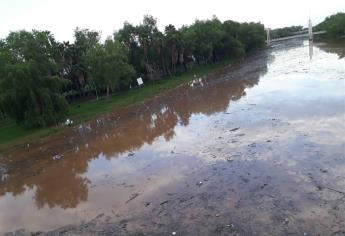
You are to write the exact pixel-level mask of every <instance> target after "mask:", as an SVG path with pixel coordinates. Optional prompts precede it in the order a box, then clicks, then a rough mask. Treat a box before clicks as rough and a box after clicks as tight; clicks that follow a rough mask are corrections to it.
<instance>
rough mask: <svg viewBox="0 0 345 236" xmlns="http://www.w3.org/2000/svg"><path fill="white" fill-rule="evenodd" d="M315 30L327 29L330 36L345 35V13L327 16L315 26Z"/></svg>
mask: <svg viewBox="0 0 345 236" xmlns="http://www.w3.org/2000/svg"><path fill="white" fill-rule="evenodd" d="M315 30H317V31H318V30H326V33H327V34H326V36H327V37H328V38H340V37H345V13H343V12H339V13H337V14H334V15H331V16H329V17H326V19H325V20H324V21H323V22H321V23H320V24H318V25H317V26H315Z"/></svg>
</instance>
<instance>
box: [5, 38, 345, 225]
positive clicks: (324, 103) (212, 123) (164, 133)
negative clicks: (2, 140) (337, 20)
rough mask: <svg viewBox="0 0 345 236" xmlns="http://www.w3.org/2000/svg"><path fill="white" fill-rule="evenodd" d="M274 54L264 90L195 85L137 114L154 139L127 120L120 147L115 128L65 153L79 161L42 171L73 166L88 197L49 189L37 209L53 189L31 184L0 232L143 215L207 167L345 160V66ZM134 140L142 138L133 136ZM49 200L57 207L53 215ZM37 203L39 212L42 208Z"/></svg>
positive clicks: (302, 52) (305, 53) (330, 57)
mask: <svg viewBox="0 0 345 236" xmlns="http://www.w3.org/2000/svg"><path fill="white" fill-rule="evenodd" d="M272 54H273V56H274V60H273V61H271V62H269V64H268V71H267V73H266V74H265V75H263V76H262V77H261V78H260V82H259V84H258V85H255V83H254V85H255V86H253V84H250V83H249V84H245V83H244V84H243V82H241V83H240V81H237V82H236V83H238V84H240V85H239V86H238V88H237V87H236V86H235V85H234V84H228V85H226V86H225V85H223V84H222V82H221V81H220V82H219V81H217V83H219V84H220V85H217V86H218V87H217V86H215V87H209V88H208V90H206V91H204V92H203V93H202V95H200V96H198V94H200V93H198V88H200V87H202V89H205V88H207V86H209V85H208V84H207V83H204V82H203V80H202V79H196V80H195V81H194V82H193V83H190V86H192V84H193V86H192V87H190V90H188V91H192V90H193V91H194V90H195V91H196V93H193V92H190V94H189V93H187V92H186V93H185V94H184V96H185V97H184V98H183V100H182V101H177V102H173V103H169V102H167V103H166V104H163V105H162V106H161V107H160V108H159V110H158V111H156V112H152V113H149V116H148V118H147V117H146V115H145V114H146V113H145V114H144V113H142V114H140V115H138V116H137V118H138V117H139V119H140V122H143V123H145V124H143V125H147V127H148V130H149V131H152V130H153V131H152V133H150V135H151V136H150V135H148V134H147V132H146V130H145V129H143V130H139V131H140V132H141V133H140V135H139V134H138V133H136V132H137V131H138V130H136V129H130V128H131V127H130V125H131V124H130V123H126V121H124V123H120V125H121V124H122V126H123V127H122V128H123V130H121V132H123V133H126V132H127V133H130V136H129V137H125V140H118V139H115V138H116V135H123V133H121V132H120V133H119V134H118V133H116V132H115V133H114V134H112V130H111V129H110V130H108V131H109V132H108V131H106V132H105V133H104V134H102V136H101V137H102V139H101V140H91V139H90V140H88V139H86V138H85V142H86V143H87V145H86V143H83V142H82V141H80V144H81V147H80V149H81V150H80V152H79V148H78V149H74V150H78V151H77V152H76V153H79V154H78V155H77V154H75V156H73V154H71V153H68V152H67V154H65V155H66V156H68V155H71V157H68V158H71V159H67V157H66V160H61V162H58V163H57V164H56V165H55V166H54V165H52V164H50V165H51V166H48V165H49V163H48V164H47V163H42V166H44V167H45V168H47V171H51V170H54V171H55V172H56V173H62V174H64V172H61V171H63V170H64V169H66V167H69V166H73V168H72V170H71V172H72V173H73V174H71V179H68V178H66V181H68V182H71V181H70V180H76V179H77V180H78V181H75V183H74V184H75V185H77V186H79V187H80V186H81V187H80V188H81V193H79V194H81V196H78V197H73V196H72V197H71V196H69V197H71V199H72V200H71V201H73V204H71V203H68V202H67V203H66V202H64V199H59V198H56V196H51V194H49V193H46V192H44V189H43V188H41V189H40V190H41V192H40V194H41V198H42V199H40V201H38V200H37V198H38V197H37V196H36V195H37V191H38V189H37V187H35V186H36V185H39V184H37V183H40V184H41V185H42V186H43V184H44V186H47V185H48V186H49V181H47V183H45V182H44V180H39V178H40V175H38V176H36V177H35V176H31V177H28V178H29V179H30V181H29V183H30V186H33V187H31V188H29V187H28V188H27V189H26V190H25V191H23V192H21V193H20V194H17V195H16V196H13V195H11V194H10V193H6V194H5V195H3V196H1V197H0V209H1V213H0V232H1V231H2V230H12V229H14V228H20V227H27V228H29V229H33V230H39V229H49V228H52V227H57V226H61V225H64V224H66V223H68V224H69V223H76V222H79V221H81V220H84V219H85V220H90V219H91V218H93V217H95V216H96V215H97V214H99V213H101V212H104V211H109V210H111V209H112V210H114V209H116V211H118V212H122V213H128V214H129V213H130V212H131V210H133V209H136V210H138V211H139V209H141V208H140V207H141V206H140V204H142V202H144V201H145V199H149V198H152V197H153V196H156V195H159V192H160V191H162V189H164V188H173V186H174V185H176V184H177V183H179V182H182V181H184V179H185V178H186V177H188V174H189V173H191V172H193V171H195V170H197V169H198V168H199V167H200V166H204V165H209V164H212V163H214V162H216V161H218V160H225V159H227V158H231V159H234V160H270V161H272V162H274V163H277V164H284V165H285V166H286V168H289V167H294V168H295V169H294V171H295V170H296V171H297V170H298V169H299V168H303V165H304V164H303V163H304V161H309V160H310V158H311V156H312V155H316V154H317V155H324V156H329V157H330V158H331V157H333V156H336V155H342V153H343V152H344V150H345V137H344V133H345V125H344V124H345V92H344V91H345V80H344V77H345V60H344V59H339V56H338V55H336V54H332V53H326V52H324V51H322V50H321V49H319V48H318V47H317V46H314V48H313V57H312V59H310V58H309V46H308V44H304V45H303V46H301V47H296V48H292V49H286V50H284V49H283V50H274V51H273V52H272ZM247 76H248V77H250V76H252V75H250V74H249V75H247ZM245 79H246V78H244V81H245ZM198 86H199V87H198ZM217 93H219V94H217ZM218 95H219V96H218ZM232 96H233V97H234V99H232ZM218 98H219V99H218ZM177 99H178V98H177ZM229 100H230V101H229ZM181 111H183V112H181ZM175 116H177V118H176V117H175ZM186 118H187V120H186ZM130 121H131V120H130ZM164 122H166V123H164ZM117 125H118V122H114V126H115V128H113V129H114V130H115V131H116V130H117V127H116V126H117ZM166 127H168V128H166ZM119 128H121V127H119ZM236 128H239V129H236ZM95 132H97V129H96V131H95ZM100 132H101V131H100ZM136 134H137V135H138V137H134V136H135V135H136ZM80 137H81V138H80V139H81V140H84V139H83V137H82V136H80ZM114 137H115V138H114ZM119 137H123V136H119ZM131 137H132V138H136V139H137V141H138V144H135V145H134V144H133V145H132V146H131V145H129V146H127V145H128V144H127V143H128V142H131ZM112 138H114V139H112ZM97 139H99V136H97ZM127 139H128V140H127ZM107 140H109V141H107ZM147 140H149V141H147ZM139 141H141V142H139ZM103 142H104V143H105V144H104V143H103ZM112 142H114V143H112ZM102 145H103V146H102ZM118 146H120V148H119V147H118ZM102 148H103V150H101V151H98V150H99V149H102ZM118 150H119V151H118ZM80 153H81V154H80ZM315 153H316V154H315ZM317 155H316V156H317ZM73 158H85V159H86V162H85V163H84V164H85V166H82V167H79V166H78V165H77V164H76V163H78V159H76V160H75V159H73ZM72 160H73V161H72ZM40 163H41V162H39V164H40ZM45 165H46V166H45ZM74 168H76V169H78V168H79V169H80V171H75V170H74ZM344 168H345V165H339V168H338V169H336V170H335V173H338V174H339V173H341V171H342V170H344ZM84 169H85V170H84ZM60 170H61V171H60ZM41 175H43V178H52V179H56V178H59V176H56V175H47V176H45V174H44V173H42V174H41ZM291 175H296V173H294V172H292V173H291ZM10 177H11V173H10ZM16 178H17V179H15V180H11V181H15V184H18V183H20V182H21V181H22V179H21V178H20V177H18V176H16ZM22 178H26V177H22ZM41 178H42V177H41ZM78 178H79V179H78ZM55 181H56V180H55ZM41 182H43V183H41ZM339 183H340V182H339ZM0 184H1V183H0ZM12 184H13V183H12ZM28 185H29V184H28ZM41 185H39V186H41ZM75 185H73V184H71V185H63V186H60V185H57V186H56V187H57V188H61V191H57V194H61V193H64V194H66V195H68V194H70V195H73V194H77V193H78V192H76V191H75V192H73V191H70V190H71V189H72V188H73V189H75V187H76V186H75ZM24 186H26V185H25V184H24ZM0 187H1V185H0ZM84 188H86V189H84ZM3 190H4V189H3ZM42 191H43V192H42ZM45 191H47V190H45ZM5 192H6V191H5ZM132 194H138V196H137V197H136V200H137V201H132V202H131V204H128V205H127V204H125V202H126V201H128V199H129V196H133V195H132ZM14 195H15V194H14ZM42 196H43V197H42ZM50 198H52V199H53V200H54V201H51V202H52V203H51V204H50V206H51V207H48V205H49V200H51V199H50ZM61 198H64V196H63V195H62V196H61ZM65 201H66V200H65ZM37 202H40V204H41V205H40V207H39V208H38V207H37V204H38V203H37ZM61 202H62V203H61ZM46 203H47V204H46ZM59 203H60V204H59ZM61 206H65V207H61Z"/></svg>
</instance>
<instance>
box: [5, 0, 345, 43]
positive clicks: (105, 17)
mask: <svg viewBox="0 0 345 236" xmlns="http://www.w3.org/2000/svg"><path fill="white" fill-rule="evenodd" d="M340 11H342V12H345V0H284V1H282V0H251V1H250V0H235V1H233V0H207V1H206V0H173V1H163V0H120V1H117V0H97V1H96V0H0V38H5V37H6V35H7V34H8V33H9V32H10V31H15V30H20V29H26V30H31V29H39V30H50V31H51V32H52V33H53V34H54V35H55V37H56V38H57V39H58V40H60V41H63V40H65V41H67V40H70V41H72V40H73V29H74V28H76V27H77V26H78V27H80V28H89V29H96V30H100V31H102V38H103V39H104V38H106V37H107V36H109V35H112V33H113V32H114V30H118V29H119V28H121V27H122V25H123V22H124V21H129V22H130V23H133V24H138V23H140V22H141V20H142V18H143V15H145V14H149V15H153V16H154V17H156V18H157V20H158V26H159V28H160V29H161V30H163V29H164V26H165V25H167V24H170V23H171V24H174V25H175V26H177V27H180V26H182V25H183V24H191V23H193V22H194V20H195V19H207V18H211V17H212V16H213V15H216V16H217V17H218V18H219V19H220V20H222V21H224V20H228V19H231V20H236V21H240V22H243V21H255V22H259V21H260V22H262V23H263V24H265V26H266V27H270V28H277V27H284V26H290V25H304V26H306V25H307V23H308V19H309V16H310V17H311V19H312V21H313V23H314V24H316V23H318V22H320V21H322V20H323V19H324V18H325V17H326V16H328V15H330V14H334V13H336V12H340Z"/></svg>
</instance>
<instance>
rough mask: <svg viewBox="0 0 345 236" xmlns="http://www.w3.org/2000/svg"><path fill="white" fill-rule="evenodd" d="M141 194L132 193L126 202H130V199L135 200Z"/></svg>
mask: <svg viewBox="0 0 345 236" xmlns="http://www.w3.org/2000/svg"><path fill="white" fill-rule="evenodd" d="M138 196H139V193H132V195H131V196H130V197H129V199H128V200H127V201H126V204H127V203H129V202H130V201H132V200H134V199H135V198H137V197H138Z"/></svg>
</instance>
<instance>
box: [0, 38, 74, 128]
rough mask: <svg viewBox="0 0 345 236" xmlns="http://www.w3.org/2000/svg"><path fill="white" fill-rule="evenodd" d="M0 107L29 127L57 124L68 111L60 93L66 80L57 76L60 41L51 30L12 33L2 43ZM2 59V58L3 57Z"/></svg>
mask: <svg viewBox="0 0 345 236" xmlns="http://www.w3.org/2000/svg"><path fill="white" fill-rule="evenodd" d="M2 48H3V49H2V50H1V51H2V52H1V57H2V58H3V57H4V55H5V57H6V58H7V61H6V62H5V63H4V62H1V63H0V75H1V80H0V94H1V100H0V103H1V107H2V109H3V110H4V111H5V113H6V114H7V115H8V116H9V117H11V118H13V119H15V120H16V121H17V122H18V123H23V124H24V125H25V126H27V127H38V126H47V125H51V124H57V122H58V121H60V120H61V119H62V118H63V117H64V115H65V114H66V113H67V110H68V104H67V102H66V100H65V98H64V97H63V96H62V95H61V89H62V86H63V85H64V84H66V81H65V80H64V79H62V78H61V77H59V76H58V75H57V66H56V63H55V58H56V56H57V55H56V52H57V50H56V49H57V43H56V42H55V40H54V37H53V36H52V35H51V34H50V32H48V31H32V32H27V31H19V32H12V33H10V35H9V36H8V37H7V38H6V40H5V45H4V46H2ZM0 60H1V59H0Z"/></svg>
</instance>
